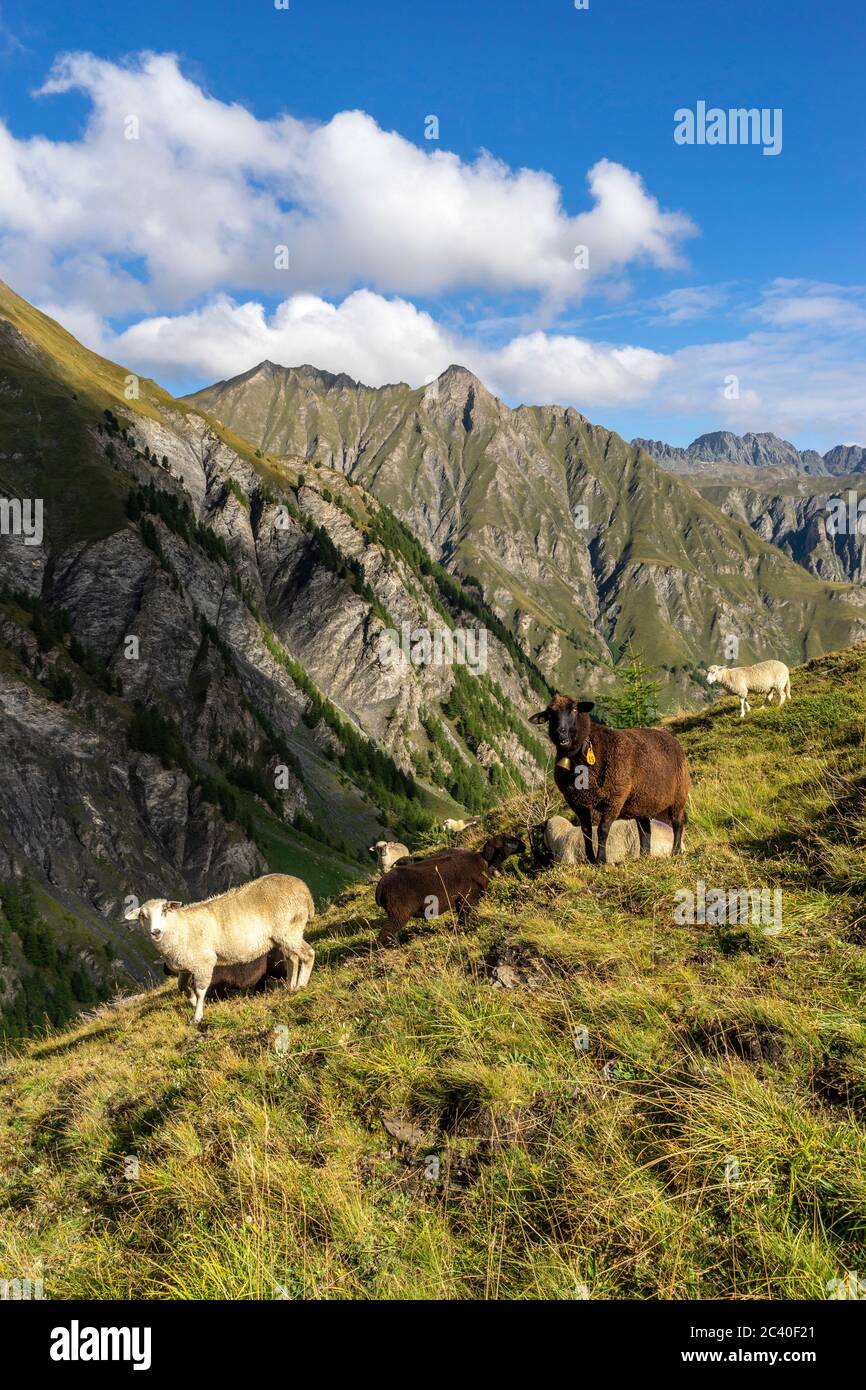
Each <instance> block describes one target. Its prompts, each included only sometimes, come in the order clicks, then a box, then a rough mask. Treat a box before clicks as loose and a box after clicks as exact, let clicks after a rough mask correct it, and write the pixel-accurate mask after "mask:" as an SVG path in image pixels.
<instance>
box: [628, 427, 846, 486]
mask: <svg viewBox="0 0 866 1390" xmlns="http://www.w3.org/2000/svg"><path fill="white" fill-rule="evenodd" d="M631 442H632V444H634V445H635V447H636V448H639V449H645V450H646V452H647V453H648V454H650V455H651V456H652V458H654V459H655V460H656V463H660V464H661V465H662V467H663V468H666V469H668V470H669V471H670V472H671V473H707V472H714V473H720V472H722V471H725V472H727V471H728V469H729V468H733V469H736V470H740V469H754V468H762V469H770V470H772V471H773V472H774V473H775V474H776V476H778V477H796V476H797V475H798V474H806V475H807V476H811V477H827V476H828V475H829V476H832V477H851V476H853V475H854V474H856V473H866V448H864V447H863V446H862V445H860V444H837V445H835V447H834V448H832V449H829V450H828V451H827V453H826V454H823V455H821V454H819V453H817V452H816V450H814V449H797V448H796V447H795V445H793V444H791V443H789V441H788V440H787V439H780V438H779V436H778V435H777V434H742V435H740V434H732V433H731V431H730V430H715V431H713V432H712V433H711V434H702V435H699V436H698V438H697V439H695V440H693V441H692V443H691V444H689V445H688V447H687V448H685V449H681V448H677V446H676V445H673V444H665V443H664V442H663V441H662V440H660V439H633V440H632V441H631ZM720 465H723V466H724V469H720V467H719V466H720Z"/></svg>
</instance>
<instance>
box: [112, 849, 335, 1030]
mask: <svg viewBox="0 0 866 1390" xmlns="http://www.w3.org/2000/svg"><path fill="white" fill-rule="evenodd" d="M315 910H316V909H315V907H314V905H313V898H312V894H311V893H310V890H309V888H308V887H307V885H306V883H304V881H303V880H302V879H300V878H293V877H292V876H291V874H265V876H264V878H256V879H253V880H252V882H251V883H244V884H242V885H241V887H240V888H231V889H229V891H228V892H227V893H220V894H219V896H217V897H214V898H207V899H206V900H205V901H204V902H200V903H190V904H189V905H188V906H187V907H183V906H182V905H181V904H180V903H177V902H170V901H168V900H167V899H165V898H151V899H150V900H149V901H148V902H146V903H143V904H142V905H141V907H140V908H136V907H132V908H130V909H129V911H128V912H126V913H125V914H124V920H125V921H127V922H129V923H130V925H132V924H133V923H134V922H137V923H138V925H139V926H140V927H141V929H142V931H143V932H144V933H145V935H147V936H149V937H150V939H151V941H152V942H153V944H154V945H155V946H156V949H157V950H158V951H159V953H160V955H161V956H162V958H163V960H165V961H166V962H167V963H168V964H169V965H170V966H171V967H172V969H173V970H175V971H176V972H177V973H178V974H179V975H180V977H181V985H180V987H181V988H185V987H186V988H187V990H188V992H189V997H190V1002H192V1000H193V997H194V999H195V1016H194V1019H193V1021H194V1022H195V1023H200V1022H201V1017H202V1013H203V1012H204V997H205V994H206V993H207V988H208V985H209V984H210V982H211V977H212V975H213V972H214V968H215V967H216V966H217V965H240V964H243V963H245V962H248V961H254V960H256V959H257V958H258V957H259V956H262V955H265V954H267V952H268V951H270V950H271V948H272V947H274V946H278V947H279V948H280V950H281V951H282V953H283V955H284V957H285V960H286V965H287V967H288V964H289V961H291V964H292V970H291V977H290V978H289V989H290V990H291V991H292V992H293V993H294V991H295V990H297V989H303V988H304V986H305V985H306V983H307V981H308V980H309V978H310V974H311V973H312V969H313V961H314V960H315V958H316V953H315V951H314V950H313V948H312V946H310V945H309V944H308V943H307V942H306V941H305V940H304V928H305V927H306V925H307V923H308V922H309V920H310V918H311V917H313V916H314V915H315ZM287 977H288V971H287Z"/></svg>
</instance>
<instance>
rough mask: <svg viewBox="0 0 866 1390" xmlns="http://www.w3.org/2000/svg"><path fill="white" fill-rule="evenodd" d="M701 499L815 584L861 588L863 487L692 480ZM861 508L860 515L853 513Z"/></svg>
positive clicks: (865, 557)
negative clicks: (743, 525) (784, 556)
mask: <svg viewBox="0 0 866 1390" xmlns="http://www.w3.org/2000/svg"><path fill="white" fill-rule="evenodd" d="M694 482H695V486H696V487H697V488H698V489H699V490H700V492H701V494H702V495H703V496H704V497H706V498H707V499H708V500H709V501H711V502H712V503H713V505H714V506H716V507H719V508H720V510H722V511H724V512H725V513H726V514H727V515H728V516H731V517H737V518H741V519H742V520H743V521H745V522H747V523H748V524H749V525H750V526H751V527H752V528H753V529H754V530H755V531H756V532H757V534H758V535H759V536H761V537H762V538H763V539H764V540H765V541H769V542H770V543H771V544H772V545H775V546H778V547H779V548H780V549H781V550H784V551H785V553H786V554H788V555H790V557H791V559H792V560H795V561H796V563H797V564H798V565H802V566H803V568H804V569H807V570H808V571H809V572H810V573H811V574H814V575H816V576H817V577H818V578H819V579H826V580H831V581H833V582H835V583H839V584H852V583H853V584H859V585H862V584H864V582H866V486H864V484H863V482H862V480H861V481H860V483H859V485H858V483H857V479H856V478H851V479H849V480H847V482H846V483H845V484H843V485H841V486H840V484H839V482H838V481H836V480H832V481H831V480H830V479H829V478H827V479H823V480H818V479H814V480H811V481H810V482H808V483H807V482H800V483H792V484H787V485H784V486H779V485H777V486H776V487H774V488H772V489H769V488H766V487H765V488H757V487H747V486H745V485H744V484H739V483H709V482H704V481H703V480H702V479H697V478H696V479H694ZM861 502H862V512H861V511H858V509H859V508H860V504H861Z"/></svg>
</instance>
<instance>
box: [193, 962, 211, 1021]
mask: <svg viewBox="0 0 866 1390" xmlns="http://www.w3.org/2000/svg"><path fill="white" fill-rule="evenodd" d="M212 979H213V966H211V967H210V969H209V970H197V971H196V972H195V974H194V975H193V983H194V985H195V1013H194V1014H193V1019H192V1021H193V1023H201V1019H202V1014H203V1013H204V997H205V995H206V994H207V991H208V985H209V984H210V982H211V980H212Z"/></svg>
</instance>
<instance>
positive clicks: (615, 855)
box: [544, 816, 674, 864]
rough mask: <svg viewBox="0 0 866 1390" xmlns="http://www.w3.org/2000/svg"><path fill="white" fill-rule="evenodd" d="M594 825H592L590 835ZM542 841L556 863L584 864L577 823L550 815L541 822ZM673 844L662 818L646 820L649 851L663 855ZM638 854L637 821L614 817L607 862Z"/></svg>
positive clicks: (633, 856)
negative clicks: (648, 832) (573, 823)
mask: <svg viewBox="0 0 866 1390" xmlns="http://www.w3.org/2000/svg"><path fill="white" fill-rule="evenodd" d="M594 836H595V827H593V837H594ZM544 843H545V844H546V845H547V848H548V849H549V850H550V853H551V854H552V855H553V858H554V861H555V862H556V863H557V864H585V863H586V850H585V848H584V842H583V831H582V829H581V828H580V826H579V825H572V824H571V822H570V821H567V820H566V819H565V816H551V817H550V819H549V820H546V821H545V822H544ZM673 847H674V832H673V829H672V828H671V826H669V825H666V824H665V822H664V821H661V820H654V821H651V822H650V854H651V855H652V856H654V857H655V858H664V857H665V856H666V855H669V854H671V852H672V851H673ZM639 856H640V836H639V834H638V829H637V821H634V820H615V821H614V823H613V825H612V826H611V827H610V832H609V834H608V837H607V862H608V864H618V863H620V861H621V860H623V859H637V858H638V857H639Z"/></svg>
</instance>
